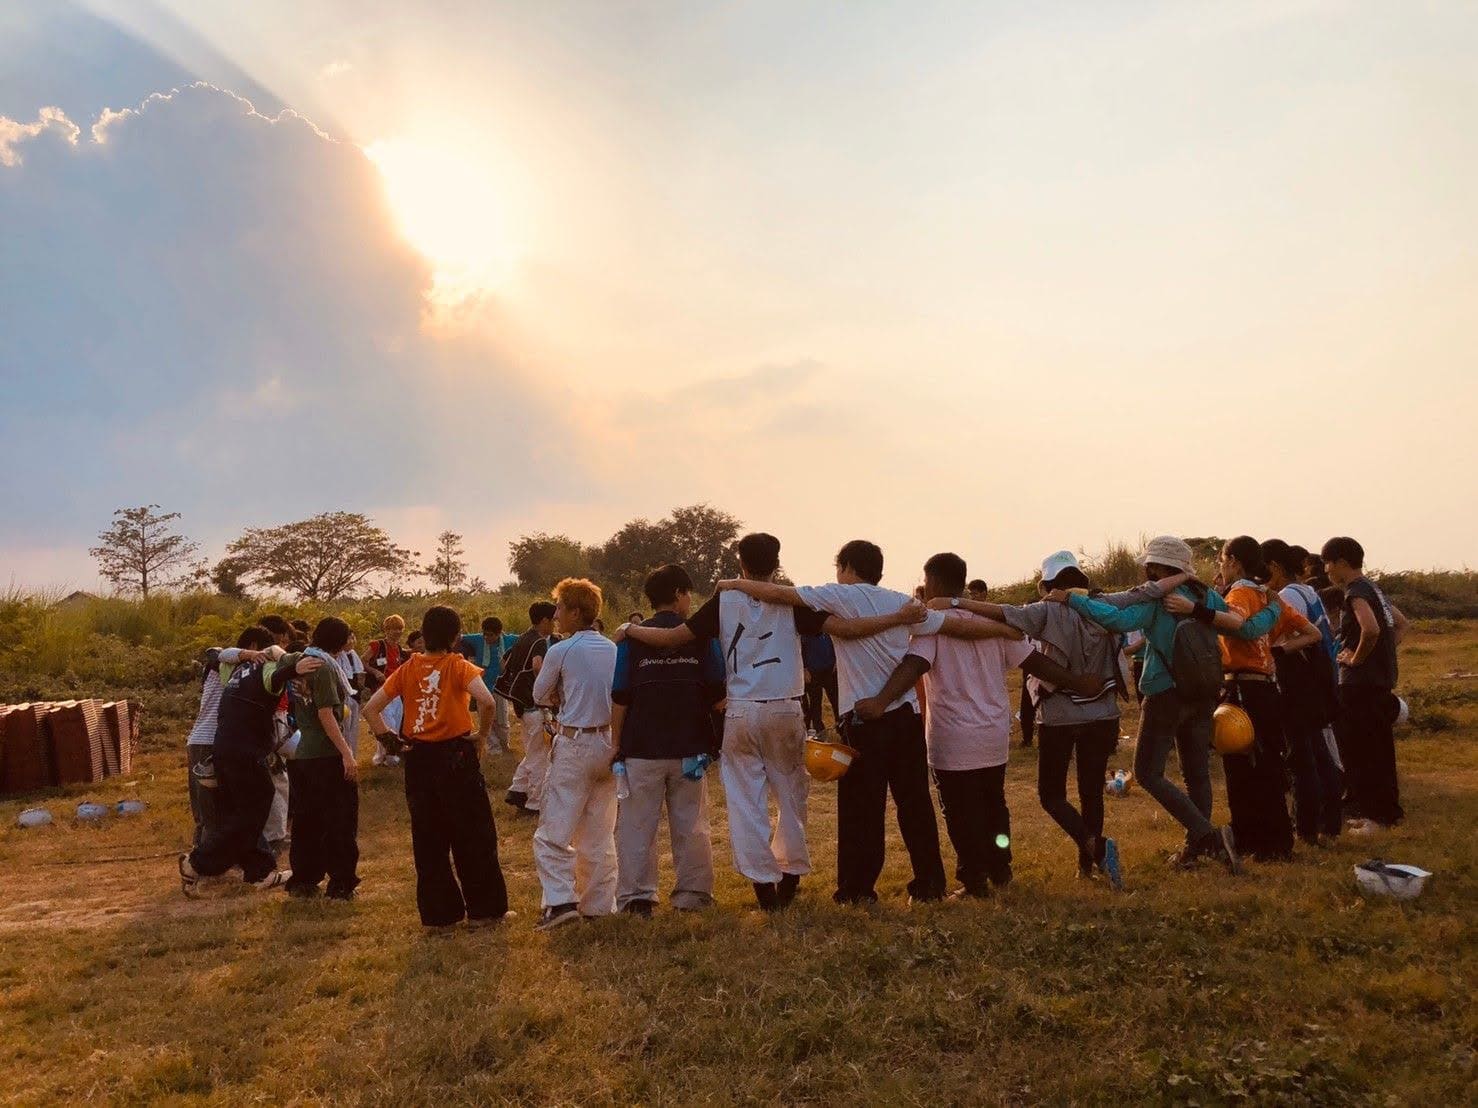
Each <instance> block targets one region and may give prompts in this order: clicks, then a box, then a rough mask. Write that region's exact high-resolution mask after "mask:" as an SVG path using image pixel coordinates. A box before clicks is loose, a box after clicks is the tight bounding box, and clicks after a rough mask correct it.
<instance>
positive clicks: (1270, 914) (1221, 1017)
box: [0, 621, 1478, 1105]
mask: <svg viewBox="0 0 1478 1108" xmlns="http://www.w3.org/2000/svg"><path fill="white" fill-rule="evenodd" d="M1402 661H1403V692H1404V693H1405V694H1406V695H1407V696H1408V698H1409V699H1411V700H1412V702H1413V706H1414V708H1415V709H1416V711H1415V717H1414V726H1413V727H1412V728H1410V729H1408V730H1407V731H1406V732H1405V733H1404V734H1405V737H1404V739H1403V741H1402V742H1401V744H1400V747H1399V752H1398V754H1399V759H1400V766H1401V773H1402V790H1403V800H1404V802H1405V804H1406V807H1407V811H1408V820H1407V822H1406V824H1405V825H1404V826H1403V827H1401V828H1400V829H1398V830H1397V831H1395V832H1393V833H1391V834H1390V835H1388V836H1387V837H1386V838H1384V839H1382V840H1380V841H1370V840H1365V841H1359V842H1355V841H1349V840H1345V841H1342V842H1341V843H1340V844H1339V845H1337V846H1335V847H1333V848H1331V849H1327V850H1318V851H1311V850H1308V849H1301V851H1300V854H1299V856H1298V858H1297V860H1295V861H1294V862H1292V863H1291V864H1283V865H1272V866H1260V865H1256V864H1249V866H1248V869H1247V873H1246V874H1245V875H1244V876H1243V877H1242V878H1240V879H1235V880H1233V879H1229V878H1228V877H1226V876H1225V875H1224V874H1222V873H1221V872H1220V871H1217V870H1213V869H1210V868H1203V869H1202V870H1201V871H1199V872H1196V873H1190V874H1182V873H1174V872H1171V871H1170V870H1169V869H1167V867H1166V865H1165V861H1164V857H1165V855H1166V853H1167V852H1168V851H1169V850H1170V849H1172V847H1173V846H1174V845H1175V844H1176V841H1177V839H1178V833H1177V830H1176V829H1175V827H1174V826H1173V824H1172V823H1171V821H1170V820H1169V818H1168V817H1166V816H1164V815H1163V814H1162V813H1161V812H1160V811H1159V809H1158V808H1157V806H1156V805H1155V804H1154V803H1153V802H1152V801H1150V800H1149V799H1148V798H1147V797H1145V796H1144V795H1143V794H1142V793H1139V792H1137V791H1136V792H1132V793H1131V794H1130V795H1129V796H1128V797H1126V798H1124V799H1114V798H1110V799H1109V800H1108V802H1107V803H1108V821H1109V827H1110V832H1111V833H1112V834H1115V835H1117V836H1118V838H1119V841H1120V843H1121V844H1122V849H1123V853H1124V861H1125V867H1126V878H1127V881H1128V886H1129V887H1128V890H1127V891H1126V892H1125V893H1123V894H1120V895H1115V894H1113V893H1112V892H1111V891H1110V890H1109V889H1107V888H1106V887H1105V886H1104V885H1103V884H1101V883H1099V882H1081V881H1079V880H1078V879H1077V878H1076V873H1075V868H1074V855H1073V851H1072V849H1071V847H1070V846H1069V844H1068V842H1067V840H1066V838H1065V837H1064V836H1063V835H1062V834H1061V833H1060V832H1059V831H1058V830H1057V828H1056V827H1055V825H1052V824H1051V823H1050V822H1049V821H1048V820H1047V818H1046V817H1045V816H1044V815H1043V813H1042V812H1041V811H1040V809H1039V808H1038V806H1037V802H1036V793H1035V753H1034V752H1033V751H1029V750H1020V749H1013V754H1012V763H1011V769H1010V774H1009V777H1008V788H1009V792H1010V800H1011V809H1012V817H1013V838H1014V846H1015V849H1016V858H1017V864H1016V881H1015V882H1014V883H1013V884H1012V886H1011V887H1010V888H1009V889H1008V890H1006V892H1005V894H1004V895H1001V896H998V897H997V898H996V899H994V900H993V901H991V902H988V903H971V904H944V905H935V906H928V907H922V908H909V907H907V906H906V904H905V899H904V894H903V886H904V881H905V874H904V866H903V858H904V856H903V852H902V849H901V846H899V845H898V843H897V840H896V836H895V838H894V839H893V840H891V844H890V857H889V866H888V869H887V871H886V873H885V875H884V879H883V882H882V885H881V889H880V891H881V892H882V894H883V900H882V903H881V904H880V905H878V906H877V907H875V908H873V909H870V910H859V909H844V908H838V907H835V906H833V905H832V904H831V902H830V899H829V895H830V892H831V878H832V876H833V873H834V858H835V842H834V836H835V820H834V814H835V787H834V786H823V785H818V786H816V787H815V788H814V790H813V793H812V804H811V842H812V846H813V852H814V860H815V864H816V875H815V876H814V877H813V878H812V879H811V880H809V881H808V882H807V883H806V884H805V885H803V887H802V892H801V897H800V900H799V902H798V903H797V905H796V906H795V907H794V908H793V909H792V910H791V911H790V912H788V913H786V914H784V915H782V916H779V917H774V918H771V917H766V916H763V915H761V914H759V913H758V912H756V911H754V910H752V909H751V908H750V903H751V899H750V894H749V890H748V887H747V885H745V884H744V883H743V882H742V880H741V879H740V878H738V877H737V875H735V874H734V873H733V872H732V870H731V869H730V868H729V865H728V855H727V839H726V836H725V830H724V819H723V804H722V796H721V793H720V792H719V790H718V789H717V787H716V785H717V783H716V781H715V782H714V786H715V787H714V792H713V794H712V801H713V805H712V806H713V813H714V836H715V845H716V855H717V858H718V860H719V863H720V864H719V873H720V881H719V889H718V899H719V904H718V906H716V907H715V908H714V909H712V910H710V911H708V912H705V913H702V914H698V915H683V916H679V915H675V914H672V913H668V912H665V911H664V912H661V913H659V915H658V917H657V918H656V919H654V920H652V921H650V922H643V921H639V920H636V919H631V918H617V919H610V920H605V921H601V922H599V923H594V924H586V925H582V926H579V927H575V928H569V929H565V930H562V931H559V932H556V933H554V934H553V935H550V936H542V935H538V934H536V933H535V932H534V931H533V930H532V925H533V921H534V917H535V914H536V910H537V904H538V891H537V883H536V881H535V878H534V874H533V867H532V862H531V857H530V850H529V840H530V835H531V833H532V830H533V827H532V824H531V822H530V821H528V820H526V819H515V818H513V817H512V816H511V815H510V816H508V817H505V816H504V815H503V813H505V812H508V811H509V809H507V808H506V807H504V806H503V805H502V804H495V810H496V811H497V812H498V819H499V832H500V840H501V848H502V852H503V860H504V865H505V868H506V870H507V873H508V876H509V880H510V885H511V891H512V896H513V899H514V903H515V906H516V908H517V909H518V911H519V913H520V914H519V917H518V918H517V919H516V920H514V921H511V922H510V923H509V924H508V925H506V926H504V927H502V928H499V929H492V930H484V931H476V932H466V931H459V932H457V933H454V934H453V935H451V936H450V937H440V938H437V937H426V936H423V935H422V934H421V932H420V929H419V927H418V926H417V921H416V915H415V908H414V902H413V896H412V870H411V860H410V850H409V834H408V824H407V816H406V813H405V805H404V800H403V797H402V795H401V792H400V779H399V775H398V772H396V771H388V770H380V771H376V770H371V769H369V768H368V767H366V772H365V781H364V784H363V785H362V798H363V808H362V815H361V835H360V842H361V848H362V852H363V861H362V865H361V873H362V875H363V877H364V885H363V887H362V890H361V896H360V899H359V900H358V901H357V902H356V903H354V904H352V905H344V904H337V903H328V902H299V901H289V900H287V899H286V898H284V897H283V896H282V895H280V894H259V893H256V892H255V891H253V890H243V889H241V888H240V887H239V886H235V887H220V888H215V889H212V890H210V891H209V892H208V893H207V894H206V895H205V896H204V897H203V898H202V899H200V900H196V901H186V900H184V899H183V898H182V897H181V896H180V893H179V889H178V885H177V883H176V881H175V880H174V876H173V874H174V861H173V856H172V855H173V852H174V851H175V850H177V849H178V848H179V847H180V846H181V845H182V844H183V843H184V842H185V840H186V837H187V832H188V824H189V816H188V809H187V805H186V801H185V792H184V778H183V764H184V757H183V750H182V749H181V744H182V743H183V735H184V730H185V727H184V724H183V722H182V721H181V720H180V719H178V718H176V717H171V716H169V715H168V714H167V712H166V711H164V710H161V709H165V708H167V706H169V705H174V706H175V707H174V710H175V711H176V712H177V711H178V710H179V708H180V706H182V705H183V706H188V703H187V702H188V697H187V696H183V695H174V696H169V697H164V696H160V697H156V698H154V701H153V702H152V703H151V705H150V707H151V710H152V711H153V713H154V714H153V716H152V718H151V722H150V727H151V740H150V744H149V751H148V752H147V753H145V755H144V756H143V757H142V758H140V759H139V760H138V761H137V762H136V772H135V774H134V775H133V776H132V777H131V778H129V783H125V782H124V781H121V780H118V781H109V782H108V783H107V784H106V785H102V786H96V787H94V788H93V789H92V790H91V791H89V792H87V793H85V794H84V793H83V792H82V791H79V790H52V791H51V792H49V793H48V794H45V795H44V796H41V797H34V796H33V797H28V798H6V799H5V800H4V801H3V802H0V822H3V824H4V825H5V828H4V829H3V830H0V874H3V875H4V876H3V882H0V890H3V897H0V1046H3V1049H0V1099H5V1100H9V1101H13V1102H16V1103H27V1104H40V1103H57V1102H64V1101H78V1100H83V1099H89V1100H107V1101H116V1102H123V1103H128V1102H133V1103H144V1102H150V1103H152V1102H161V1101H163V1102H169V1103H197V1102H220V1103H245V1102H266V1103H288V1102H334V1103H339V1102H344V1103H385V1104H431V1103H436V1104H445V1103H495V1102H516V1103H529V1104H561V1103H567V1104H577V1103H578V1104H601V1103H631V1102H650V1103H657V1104H691V1103H702V1102H758V1101H768V1102H774V1101H779V1100H783V1101H787V1102H808V1103H837V1102H866V1103H928V1104H941V1103H951V1104H952V1103H1034V1102H1047V1103H1069V1102H1077V1103H1102V1102H1136V1103H1200V1104H1216V1103H1229V1102H1234V1101H1236V1102H1252V1103H1278V1104H1298V1103H1307V1104H1321V1105H1323V1104H1342V1103H1380V1104H1386V1103H1390V1104H1407V1103H1424V1104H1428V1105H1448V1104H1458V1103H1463V1102H1467V1103H1472V1102H1473V1100H1474V1093H1473V1090H1474V1088H1475V1076H1478V1075H1475V1072H1474V1045H1475V1041H1478V1016H1475V1008H1474V1005H1473V1002H1472V999H1471V991H1472V986H1473V978H1474V968H1475V965H1478V943H1475V934H1474V924H1475V922H1478V912H1475V908H1478V861H1475V835H1474V830H1475V827H1478V680H1473V679H1467V678H1461V677H1449V676H1446V675H1448V674H1451V673H1454V672H1465V673H1472V672H1473V671H1475V670H1478V624H1474V623H1457V622H1451V621H1447V622H1431V623H1426V624H1423V625H1421V626H1420V628H1419V630H1418V632H1417V633H1416V634H1415V635H1413V637H1412V638H1411V639H1410V640H1409V642H1408V644H1407V646H1406V647H1405V648H1404V650H1403V659H1402ZM103 691H104V690H98V692H99V693H101V692H103ZM1125 730H1126V731H1129V732H1130V733H1132V721H1126V728H1125ZM363 745H366V746H367V745H368V744H363ZM1131 758H1132V752H1131V751H1130V750H1129V749H1128V744H1127V743H1125V744H1123V746H1122V747H1121V750H1120V753H1119V756H1118V758H1117V759H1116V761H1115V765H1121V766H1127V765H1128V764H1129V762H1130V760H1131ZM513 765H514V759H513V757H512V756H509V755H504V756H501V757H498V758H496V759H494V760H493V761H492V762H491V764H490V766H489V783H490V786H491V787H492V788H493V789H494V790H496V791H497V792H498V794H499V795H501V790H502V789H503V788H504V787H505V786H506V782H507V780H508V777H509V775H510V774H511V772H512V769H513ZM132 782H136V785H134V784H131V783H132ZM1219 788H1220V786H1219V784H1218V789H1219ZM84 795H86V796H90V797H94V798H96V799H99V800H115V799H118V798H120V797H122V796H125V795H139V796H142V797H143V798H144V799H145V800H147V801H148V803H149V810H148V812H147V813H146V814H145V815H143V816H138V817H133V818H113V819H110V820H109V821H108V822H106V823H105V824H103V825H101V826H92V825H88V826H79V825H74V824H73V823H72V822H71V819H70V815H71V811H72V808H73V806H74V805H75V803H76V802H77V801H78V800H80V799H82V798H83V797H84ZM38 801H39V802H42V803H46V804H48V805H49V806H50V807H51V809H52V811H53V813H54V814H56V815H58V816H59V817H60V818H59V819H58V822H57V823H56V824H54V825H53V826H51V827H47V828H42V829H36V830H20V829H18V828H16V827H15V815H16V814H17V812H18V811H19V810H20V809H21V808H22V807H24V806H26V805H27V804H29V803H36V802H38ZM1217 804H1218V810H1219V811H1222V812H1224V811H1225V808H1224V794H1222V793H1221V792H1220V791H1218V795H1217ZM946 850H947V848H946ZM1372 855H1380V856H1384V857H1386V858H1388V859H1391V860H1395V861H1409V862H1414V863H1418V864H1420V865H1423V866H1425V867H1426V868H1428V869H1431V870H1433V871H1435V874H1436V876H1435V877H1434V878H1433V879H1432V880H1431V882H1430V883H1429V886H1428V889H1427V891H1426V893H1425V894H1424V895H1423V896H1422V898H1421V899H1420V900H1418V901H1415V902H1413V903H1411V904H1404V905H1403V904H1398V903H1395V902H1390V901H1371V900H1366V899H1363V898H1362V897H1361V896H1360V895H1359V894H1358V893H1357V892H1356V890H1355V887H1354V882H1353V879H1352V875H1351V866H1352V865H1353V864H1354V863H1356V862H1358V861H1362V860H1364V859H1365V858H1368V857H1371V856H1372ZM949 861H951V859H949V858H948V857H947V862H949ZM663 872H664V881H665V880H666V876H667V872H668V871H667V869H666V868H665V867H664V871H663Z"/></svg>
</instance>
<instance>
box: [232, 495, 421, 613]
mask: <svg viewBox="0 0 1478 1108" xmlns="http://www.w3.org/2000/svg"><path fill="white" fill-rule="evenodd" d="M226 556H227V559H228V560H229V561H231V562H232V563H233V564H234V565H235V566H236V567H237V568H238V572H239V574H240V576H241V577H242V578H246V579H250V580H252V581H254V582H256V583H258V584H261V585H266V586H268V587H271V588H285V589H291V590H292V591H293V592H295V593H297V595H298V596H299V597H301V598H302V599H304V600H338V599H340V598H342V597H345V596H349V595H351V594H352V593H353V592H354V590H355V589H357V588H359V586H360V585H362V584H364V582H365V580H366V579H367V578H369V577H371V576H373V575H375V574H388V575H391V576H394V575H396V574H402V573H413V572H415V563H414V561H413V559H415V558H417V557H419V555H417V554H416V553H415V552H414V551H411V550H406V549H405V548H404V547H400V546H396V545H395V544H394V543H393V542H391V541H390V536H389V535H388V534H386V532H385V531H384V530H383V529H382V528H380V527H377V526H375V524H374V523H373V522H371V520H370V519H369V517H368V516H365V515H362V514H360V513H359V512H324V513H323V514H321V515H316V516H314V517H313V518H312V519H305V520H301V521H299V522H297V523H285V524H283V525H282V526H280V527H252V528H248V529H247V530H246V531H245V532H244V533H243V534H242V536H241V537H240V538H239V539H236V540H235V541H234V542H232V543H231V545H230V546H228V547H226Z"/></svg>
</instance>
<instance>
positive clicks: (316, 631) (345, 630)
mask: <svg viewBox="0 0 1478 1108" xmlns="http://www.w3.org/2000/svg"><path fill="white" fill-rule="evenodd" d="M313 645H314V646H316V647H318V649H319V650H322V651H323V652H324V653H325V654H337V653H338V652H339V651H341V650H343V649H344V647H346V646H348V645H349V625H348V624H347V623H345V622H344V621H343V620H342V619H340V618H339V617H338V616H324V617H323V618H322V619H320V620H319V621H318V626H317V627H315V628H313Z"/></svg>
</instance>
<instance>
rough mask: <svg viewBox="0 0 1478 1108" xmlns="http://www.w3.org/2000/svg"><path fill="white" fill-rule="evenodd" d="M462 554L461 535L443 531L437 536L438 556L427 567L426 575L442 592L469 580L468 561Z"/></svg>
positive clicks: (449, 590)
mask: <svg viewBox="0 0 1478 1108" xmlns="http://www.w3.org/2000/svg"><path fill="white" fill-rule="evenodd" d="M462 554H463V550H462V536H461V535H459V534H457V533H456V532H455V531H443V532H442V533H441V534H439V535H437V536H436V558H435V560H434V561H432V563H431V564H430V565H429V566H427V567H426V576H427V577H429V578H431V580H432V582H433V583H434V584H436V585H437V586H438V587H439V588H440V589H441V591H442V592H451V591H452V590H453V589H455V588H457V587H458V586H459V585H461V584H463V583H464V582H465V581H466V580H467V563H466V561H465V560H463V558H462Z"/></svg>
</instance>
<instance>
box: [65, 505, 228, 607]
mask: <svg viewBox="0 0 1478 1108" xmlns="http://www.w3.org/2000/svg"><path fill="white" fill-rule="evenodd" d="M179 518H180V513H179V512H161V511H160V510H159V505H158V504H145V505H143V506H142V507H139V508H119V509H117V510H116V511H115V512H114V513H113V523H112V526H110V527H109V528H108V529H107V530H106V531H103V532H101V533H100V534H99V535H98V545H97V546H94V547H92V548H91V549H89V550H88V553H89V554H91V555H92V556H93V557H94V558H96V559H97V563H98V572H99V573H101V574H102V575H103V576H104V577H106V578H107V579H108V580H109V581H111V582H113V585H114V587H115V588H117V589H119V590H121V591H123V592H136V593H138V594H140V595H141V596H145V597H147V596H148V595H149V590H150V589H157V588H162V587H164V586H168V585H173V584H179V583H181V582H183V581H190V580H195V581H198V580H200V579H202V578H203V576H204V574H205V569H204V566H203V565H202V564H201V562H200V560H199V558H198V557H197V555H198V553H199V550H200V547H199V545H198V544H196V543H193V542H191V541H190V540H189V539H187V538H186V537H185V536H184V535H180V534H176V533H175V530H174V528H173V526H172V524H173V523H174V521H175V520H177V519H179Z"/></svg>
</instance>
